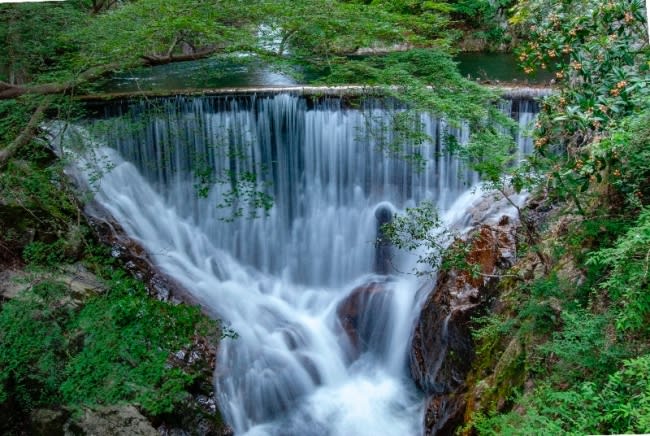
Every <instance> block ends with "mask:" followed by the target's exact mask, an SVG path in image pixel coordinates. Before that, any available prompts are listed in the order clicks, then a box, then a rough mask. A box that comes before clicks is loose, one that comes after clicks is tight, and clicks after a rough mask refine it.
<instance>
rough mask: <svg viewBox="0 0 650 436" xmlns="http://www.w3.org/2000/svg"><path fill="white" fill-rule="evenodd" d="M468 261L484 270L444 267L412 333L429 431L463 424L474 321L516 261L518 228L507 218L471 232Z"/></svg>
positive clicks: (415, 375)
mask: <svg viewBox="0 0 650 436" xmlns="http://www.w3.org/2000/svg"><path fill="white" fill-rule="evenodd" d="M456 244H469V250H468V254H467V258H466V259H467V262H468V263H469V264H470V265H473V266H474V268H476V270H477V271H478V273H479V274H475V275H472V274H471V273H470V272H468V271H458V270H454V269H452V270H449V271H441V272H440V273H439V275H438V280H437V282H436V285H435V288H434V289H433V291H432V292H431V294H430V295H429V297H428V298H427V300H426V302H425V304H424V305H423V307H422V311H421V313H420V318H419V320H418V322H417V325H416V327H415V332H414V334H413V339H412V346H411V353H410V356H409V361H410V370H411V375H412V377H413V379H414V380H415V383H416V384H417V385H418V386H419V387H420V388H421V389H422V390H423V391H424V392H425V394H426V395H427V396H428V400H427V412H426V415H425V434H427V435H433V434H451V433H452V432H453V430H454V428H455V427H456V426H457V425H458V424H460V423H461V422H462V416H463V410H464V407H465V401H464V399H463V395H462V394H463V391H464V387H465V386H464V383H465V377H466V375H467V373H468V371H469V369H470V367H471V363H472V359H473V357H474V350H473V343H472V338H471V331H470V322H471V318H472V316H473V315H474V314H476V313H477V311H479V310H480V309H481V308H482V306H484V304H485V303H486V302H487V301H488V300H489V299H490V297H491V295H492V293H493V290H494V289H495V288H496V283H497V281H498V275H499V272H500V271H503V270H505V269H506V268H508V267H509V266H511V265H512V263H513V262H514V260H515V250H516V240H515V226H514V225H513V224H512V222H511V220H510V219H508V218H507V217H504V218H503V219H501V220H499V221H498V224H497V225H493V226H490V225H481V226H480V227H479V228H478V229H476V230H475V231H474V232H472V233H471V234H470V236H469V237H468V240H467V241H463V242H461V241H457V242H456Z"/></svg>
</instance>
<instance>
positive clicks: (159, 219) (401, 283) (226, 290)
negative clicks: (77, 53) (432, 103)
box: [80, 94, 535, 435]
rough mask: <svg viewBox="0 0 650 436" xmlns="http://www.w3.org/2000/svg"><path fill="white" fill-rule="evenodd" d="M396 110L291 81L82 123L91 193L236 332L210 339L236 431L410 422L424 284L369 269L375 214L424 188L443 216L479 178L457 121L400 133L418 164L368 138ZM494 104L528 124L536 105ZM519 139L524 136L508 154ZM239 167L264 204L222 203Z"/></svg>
mask: <svg viewBox="0 0 650 436" xmlns="http://www.w3.org/2000/svg"><path fill="white" fill-rule="evenodd" d="M401 110H402V108H400V107H399V106H398V105H396V104H395V103H392V102H390V101H386V100H383V101H382V100H376V99H365V100H360V101H359V102H358V103H357V102H350V101H346V99H344V98H332V97H326V98H305V97H298V96H294V95H291V94H280V95H266V96H255V95H249V96H230V97H222V96H219V97H177V98H168V99H159V100H150V101H138V102H131V103H128V102H127V103H121V104H113V105H107V106H105V107H104V113H103V117H102V118H103V120H102V121H101V122H100V121H95V122H94V124H93V123H89V125H88V128H89V129H91V131H93V130H95V129H96V128H97V127H98V126H101V127H102V129H104V130H103V131H102V132H101V134H100V133H97V131H95V133H94V135H95V138H96V140H97V141H99V142H100V143H101V144H106V146H98V147H96V148H94V150H93V153H91V154H88V155H87V157H86V162H85V163H84V162H82V163H81V164H80V166H81V167H84V168H90V167H94V168H97V164H98V163H100V166H101V167H102V168H104V169H105V171H104V170H102V171H101V172H100V173H94V172H93V171H86V173H85V174H86V176H85V177H86V181H87V182H88V183H90V184H92V185H93V186H95V188H96V189H95V190H96V199H97V201H99V202H100V203H101V204H102V205H103V206H104V207H105V208H106V209H107V210H108V211H109V212H110V213H111V214H112V215H113V216H114V217H115V218H116V219H117V220H118V221H119V222H120V223H121V224H122V225H123V227H124V228H125V230H126V231H127V232H128V233H129V234H130V235H131V236H132V237H134V238H136V239H138V240H139V241H141V242H142V244H143V245H144V246H145V247H146V248H147V250H148V252H149V253H150V254H151V255H152V257H153V258H154V259H155V262H156V263H157V265H158V266H159V267H160V268H161V269H162V270H163V271H165V272H166V273H168V274H170V275H171V276H173V277H174V278H175V279H176V280H178V281H179V282H180V283H181V284H182V285H184V286H185V287H186V288H187V290H188V291H189V292H191V293H192V294H193V296H194V297H196V299H197V300H198V301H200V302H201V303H202V304H204V305H206V306H207V307H209V308H210V309H211V310H212V311H214V313H217V314H218V315H219V316H220V317H221V318H222V319H223V320H225V321H226V322H227V323H228V324H229V325H230V327H231V328H232V329H233V330H235V331H236V332H237V334H238V338H237V339H234V340H224V341H223V342H222V343H221V345H220V348H219V356H218V364H217V370H216V374H215V383H216V389H217V392H218V396H219V403H220V408H221V410H222V412H223V414H224V416H225V418H226V420H227V422H228V423H229V424H230V425H231V426H232V427H233V429H234V430H235V432H236V433H237V434H250V435H258V434H259V435H262V434H264V435H293V434H295V435H310V434H314V435H321V434H327V435H329V434H331V435H366V434H367V435H378V434H382V435H406V434H419V432H420V427H421V419H422V413H423V405H422V398H421V394H420V393H419V392H418V391H417V389H416V388H415V386H414V384H413V382H412V381H411V380H410V377H409V374H408V370H407V366H406V356H407V352H408V349H409V337H410V334H411V331H412V328H413V324H414V321H415V318H416V317H417V315H418V308H419V306H420V305H421V303H422V300H423V298H424V297H426V291H427V290H429V289H431V287H430V285H429V286H427V284H426V283H423V282H422V281H421V280H420V279H417V278H415V277H411V276H404V275H399V274H390V275H388V276H385V275H376V274H374V273H373V270H374V269H375V267H376V264H377V260H376V256H375V254H376V253H375V250H376V247H375V241H376V238H377V219H378V217H380V216H385V215H386V213H385V212H384V210H390V211H392V210H403V209H404V208H405V207H409V206H414V205H416V204H417V203H418V202H420V201H422V200H425V199H426V200H431V201H434V202H435V203H436V204H437V205H438V206H439V208H440V209H441V211H443V215H442V216H443V218H444V219H445V221H446V222H447V223H449V224H451V221H454V220H457V218H458V216H459V213H458V211H459V210H463V208H466V207H467V205H468V204H471V202H472V200H473V199H474V198H475V197H476V196H479V195H480V193H474V194H472V193H471V192H468V189H469V188H471V187H472V186H475V185H476V184H477V183H478V176H477V175H476V174H474V173H472V172H470V171H468V170H466V169H465V168H464V167H463V165H462V163H461V162H460V161H459V160H457V159H456V158H454V157H452V156H450V155H448V154H447V153H445V152H444V151H445V150H444V148H445V141H446V138H447V136H448V135H449V134H451V135H454V136H455V137H456V138H457V139H458V140H459V141H461V142H462V141H466V140H467V137H468V135H469V132H468V131H467V128H466V127H463V126H460V127H452V126H449V125H447V123H445V121H444V120H441V119H437V118H435V117H432V116H429V115H421V116H420V119H419V120H417V122H418V123H419V124H420V125H421V126H422V128H423V129H424V131H425V132H426V133H427V134H429V135H430V137H431V138H433V140H432V141H427V142H425V143H424V144H419V145H416V144H409V143H406V144H405V150H408V151H418V152H420V153H421V154H422V156H424V157H425V158H426V164H425V166H424V168H423V169H422V171H416V170H414V169H413V167H412V166H411V165H409V164H408V163H406V162H404V161H402V160H400V159H397V158H395V157H392V156H387V155H386V153H382V151H381V150H379V148H380V145H381V141H382V138H378V137H377V136H376V135H373V134H372V133H373V130H374V129H376V128H382V122H383V121H387V120H388V119H389V117H390V116H391V114H394V113H395V112H399V111H401ZM504 110H506V111H509V112H511V113H512V114H513V115H514V116H515V118H516V120H517V121H519V123H520V124H522V125H523V124H525V123H527V122H529V121H530V120H531V119H532V116H533V114H534V112H535V107H534V106H533V104H532V103H531V102H526V101H514V102H510V103H508V104H507V107H504ZM118 115H121V116H120V117H118ZM93 127H94V128H95V129H93ZM383 139H384V140H386V139H388V140H389V141H390V140H392V139H395V138H391V136H390V134H389V135H388V137H384V138H383ZM108 145H110V148H109V147H108ZM530 146H531V144H530V140H529V139H528V138H525V137H520V138H519V148H520V150H519V153H521V154H522V155H523V154H526V153H528V152H529V150H528V149H529V148H530ZM107 162H109V163H108V164H107ZM97 174H99V176H97ZM242 176H243V180H244V181H245V182H246V183H247V184H245V188H247V189H251V190H256V191H257V190H260V191H264V192H265V193H266V194H269V195H271V196H272V197H273V201H274V203H273V206H272V208H270V210H269V211H268V213H264V211H257V212H258V216H256V217H253V218H249V217H246V216H243V217H237V216H234V217H233V215H232V212H233V211H235V212H236V211H238V210H239V209H238V206H239V204H238V203H237V201H236V200H235V201H234V202H233V203H232V204H231V203H228V204H226V205H225V206H226V207H217V205H222V206H223V204H222V203H223V198H224V196H226V198H227V196H228V194H229V193H230V192H231V190H232V188H233V186H232V185H231V184H230V181H231V180H232V179H235V178H238V177H242ZM253 176H254V177H253ZM96 178H99V179H100V180H99V182H96V181H95V179H96ZM240 180H242V179H240ZM204 185H205V186H204ZM202 188H205V189H202ZM197 191H200V192H199V193H201V194H203V195H198V194H197ZM243 210H244V215H246V214H247V213H248V212H250V210H249V209H246V207H244V209H243ZM388 215H390V214H388ZM381 249H382V250H386V247H381ZM401 262H402V263H401V264H399V265H398V266H399V267H400V269H404V270H407V269H408V262H412V259H411V260H409V259H408V258H404V259H402V260H401ZM380 272H382V271H380ZM346 310H347V311H348V312H347V313H346V314H345V315H342V314H343V313H344V312H346ZM343 318H345V319H343Z"/></svg>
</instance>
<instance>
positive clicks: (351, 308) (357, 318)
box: [336, 281, 385, 358]
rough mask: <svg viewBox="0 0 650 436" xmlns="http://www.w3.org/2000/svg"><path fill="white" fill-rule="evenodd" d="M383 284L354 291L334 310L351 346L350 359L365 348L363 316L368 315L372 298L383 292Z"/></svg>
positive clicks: (378, 283)
mask: <svg viewBox="0 0 650 436" xmlns="http://www.w3.org/2000/svg"><path fill="white" fill-rule="evenodd" d="M384 290H385V289H384V283H383V282H379V281H376V282H370V283H367V284H365V285H362V286H359V287H357V288H356V289H354V290H353V291H352V292H350V294H349V295H348V296H347V297H346V298H345V299H344V300H342V301H341V302H340V303H339V305H338V307H337V308H336V314H337V316H338V319H339V321H340V323H341V327H343V331H344V332H345V334H346V335H347V338H348V339H349V341H350V344H351V346H352V350H351V355H352V356H351V357H352V358H356V357H358V356H359V354H360V353H361V352H363V351H364V350H365V348H366V346H365V344H366V343H367V341H368V339H369V338H368V337H367V336H368V335H367V333H368V332H366V331H365V330H366V329H364V326H363V319H362V318H363V315H364V314H365V313H368V310H369V305H370V304H371V303H372V300H373V298H374V297H378V296H379V295H380V294H381V293H383V292H384Z"/></svg>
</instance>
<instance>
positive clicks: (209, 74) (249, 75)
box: [99, 53, 552, 92]
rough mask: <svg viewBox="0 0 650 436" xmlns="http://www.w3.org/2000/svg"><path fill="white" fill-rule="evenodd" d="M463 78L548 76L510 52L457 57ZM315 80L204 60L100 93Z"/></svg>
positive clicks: (134, 77) (131, 77) (137, 76)
mask: <svg viewBox="0 0 650 436" xmlns="http://www.w3.org/2000/svg"><path fill="white" fill-rule="evenodd" d="M455 59H456V61H457V62H458V68H459V70H460V72H461V74H462V75H463V76H468V77H470V78H472V79H477V80H481V81H491V82H497V81H499V82H508V83H519V84H522V85H525V84H531V85H535V84H537V85H538V84H543V83H547V82H548V81H549V80H550V79H551V77H552V76H551V73H545V74H539V75H536V76H527V75H526V74H524V72H523V71H521V69H520V68H519V67H518V65H517V60H516V59H515V57H514V55H513V54H511V53H463V54H459V55H458V56H456V58H455ZM314 78H316V77H304V75H303V77H300V75H294V74H289V73H288V72H287V71H280V70H278V69H275V68H274V67H271V66H269V65H268V64H265V63H264V62H262V61H261V60H259V59H255V58H245V57H242V58H239V59H232V58H230V59H227V60H226V59H220V58H212V59H203V60H198V61H193V62H183V63H177V64H168V65H159V66H155V67H151V68H142V69H137V70H132V71H128V72H124V73H120V74H116V75H115V76H113V77H112V78H110V79H108V80H106V81H105V82H104V83H103V84H102V85H101V87H100V89H99V91H100V92H137V91H161V90H166V89H170V90H171V89H185V88H198V89H201V88H231V87H247V86H287V85H298V84H301V83H307V82H309V80H310V79H314Z"/></svg>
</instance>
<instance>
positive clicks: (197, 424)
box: [152, 336, 232, 436]
mask: <svg viewBox="0 0 650 436" xmlns="http://www.w3.org/2000/svg"><path fill="white" fill-rule="evenodd" d="M216 343H217V340H216V339H215V338H210V337H204V336H196V337H195V338H194V340H193V342H192V344H191V345H190V346H189V347H186V348H184V349H182V350H178V351H177V352H176V353H174V354H173V355H172V356H170V358H169V361H168V365H169V366H170V367H176V368H179V369H181V370H182V371H183V372H185V373H188V374H194V375H196V376H197V377H196V381H195V382H194V384H193V385H192V386H191V387H190V389H189V391H190V397H188V398H187V399H186V400H185V401H183V402H182V403H181V404H180V405H179V406H178V407H176V409H175V410H174V411H173V412H171V413H167V414H164V415H162V416H159V417H155V418H152V420H153V422H154V425H155V426H156V427H157V428H158V432H159V433H160V434H161V435H166V436H182V435H193V436H196V435H198V436H222V435H223V436H225V435H231V434H232V429H230V427H228V426H227V425H225V423H224V422H223V420H222V418H221V414H220V412H219V410H218V408H217V398H216V395H215V392H214V385H213V380H212V379H213V374H214V369H215V365H216V358H217V346H216V345H215V344H216Z"/></svg>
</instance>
